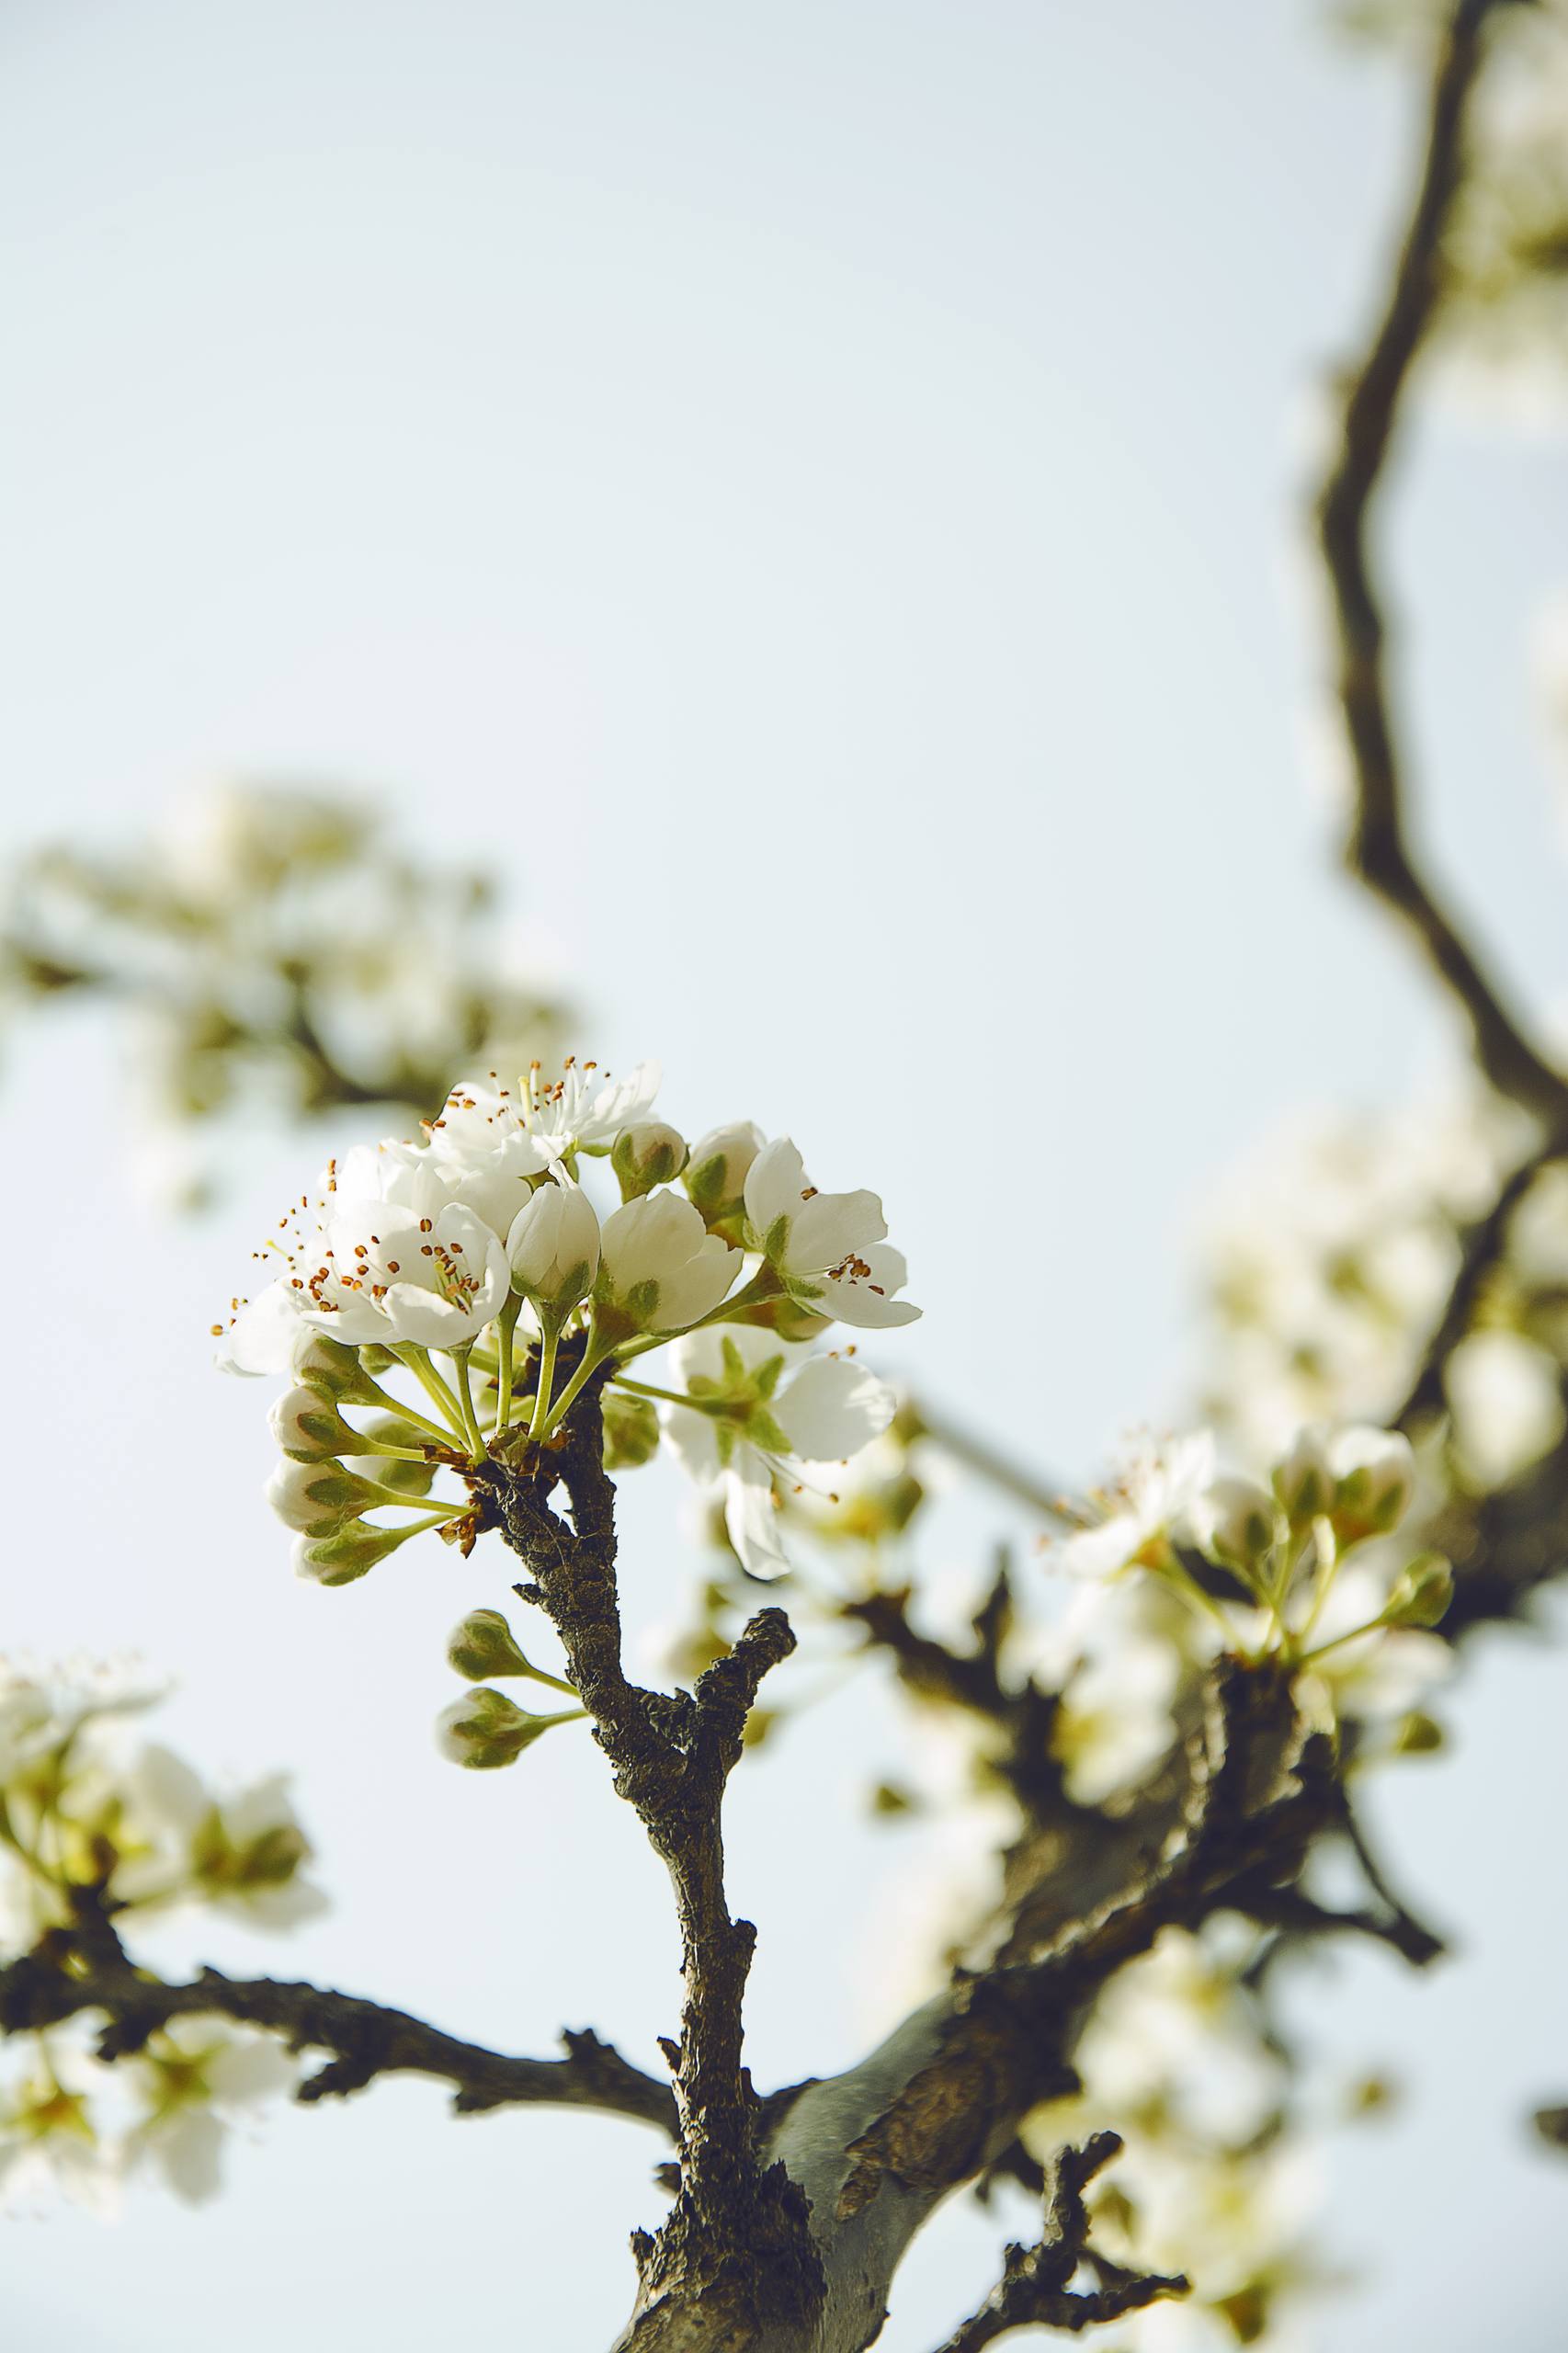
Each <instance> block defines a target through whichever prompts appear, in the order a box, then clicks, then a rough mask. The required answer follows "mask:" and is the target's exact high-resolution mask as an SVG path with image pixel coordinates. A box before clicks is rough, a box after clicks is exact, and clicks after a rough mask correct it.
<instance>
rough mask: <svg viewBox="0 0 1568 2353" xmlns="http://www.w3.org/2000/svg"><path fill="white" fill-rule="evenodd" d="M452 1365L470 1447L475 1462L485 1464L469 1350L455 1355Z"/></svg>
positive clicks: (482, 1435)
mask: <svg viewBox="0 0 1568 2353" xmlns="http://www.w3.org/2000/svg"><path fill="white" fill-rule="evenodd" d="M452 1364H453V1366H454V1368H455V1370H456V1372H457V1376H458V1403H459V1404H460V1406H461V1408H462V1417H463V1420H464V1421H465V1422H466V1423H467V1425H468V1442H469V1447H470V1449H471V1450H472V1455H473V1459H474V1461H476V1462H483V1460H484V1432H483V1430H482V1429H481V1428H480V1427H479V1415H478V1413H477V1412H476V1411H475V1409H474V1403H473V1387H472V1382H471V1381H470V1380H469V1370H468V1350H467V1349H466V1348H463V1349H461V1350H460V1352H459V1353H458V1354H457V1355H455V1356H454V1357H453V1358H452Z"/></svg>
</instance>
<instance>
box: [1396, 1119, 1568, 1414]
mask: <svg viewBox="0 0 1568 2353" xmlns="http://www.w3.org/2000/svg"><path fill="white" fill-rule="evenodd" d="M1561 1156H1562V1154H1561V1152H1560V1150H1559V1149H1558V1147H1557V1146H1556V1145H1555V1144H1551V1143H1548V1144H1543V1145H1542V1146H1541V1148H1540V1151H1538V1152H1532V1153H1531V1154H1528V1157H1527V1158H1526V1159H1524V1160H1522V1161H1520V1163H1519V1165H1517V1168H1514V1169H1512V1170H1510V1172H1509V1174H1508V1175H1507V1176H1506V1177H1505V1179H1504V1181H1503V1183H1502V1185H1501V1187H1500V1188H1499V1189H1498V1193H1497V1198H1496V1199H1495V1200H1494V1202H1493V1204H1492V1206H1491V1208H1490V1209H1489V1210H1488V1211H1486V1213H1485V1215H1484V1216H1483V1217H1479V1218H1477V1219H1476V1221H1475V1222H1474V1224H1473V1225H1471V1226H1470V1227H1469V1228H1468V1230H1467V1231H1466V1232H1465V1233H1464V1235H1463V1237H1462V1239H1461V1242H1460V1263H1459V1267H1458V1268H1457V1270H1456V1272H1455V1275H1454V1279H1453V1284H1452V1286H1451V1288H1450V1290H1449V1296H1448V1299H1447V1300H1446V1302H1444V1306H1443V1312H1442V1313H1441V1315H1440V1316H1439V1317H1438V1319H1437V1326H1436V1328H1435V1329H1434V1331H1433V1334H1432V1336H1431V1338H1430V1340H1429V1341H1428V1342H1427V1344H1426V1354H1425V1356H1424V1357H1423V1358H1422V1360H1421V1364H1420V1368H1419V1370H1417V1372H1416V1375H1415V1380H1414V1381H1412V1383H1411V1385H1410V1389H1409V1391H1408V1392H1407V1394H1406V1396H1405V1399H1404V1402H1403V1404H1402V1405H1401V1406H1400V1407H1399V1409H1398V1411H1397V1413H1395V1414H1394V1415H1393V1416H1392V1419H1391V1420H1390V1422H1389V1425H1388V1427H1390V1429H1400V1430H1405V1431H1408V1430H1409V1428H1410V1427H1411V1425H1412V1424H1413V1423H1415V1422H1421V1421H1425V1420H1426V1419H1428V1418H1429V1417H1430V1416H1432V1415H1437V1414H1440V1413H1442V1412H1443V1411H1444V1409H1445V1404H1446V1402H1447V1401H1446V1398H1445V1394H1444V1387H1443V1383H1444V1377H1445V1375H1446V1374H1447V1371H1448V1368H1449V1358H1450V1357H1451V1356H1452V1355H1453V1352H1454V1350H1455V1349H1456V1348H1457V1347H1458V1346H1459V1344H1460V1341H1461V1340H1462V1339H1463V1338H1464V1336H1465V1335H1466V1333H1467V1332H1468V1331H1469V1330H1470V1326H1471V1318H1472V1317H1473V1315H1474V1313H1475V1309H1476V1305H1477V1302H1478V1301H1479V1299H1480V1296H1481V1292H1482V1289H1483V1285H1484V1284H1485V1281H1486V1279H1487V1277H1488V1276H1489V1275H1490V1274H1491V1272H1492V1270H1493V1268H1494V1267H1495V1266H1496V1265H1497V1263H1498V1261H1499V1260H1500V1259H1501V1257H1502V1256H1503V1253H1504V1251H1505V1250H1506V1248H1507V1244H1508V1228H1509V1225H1510V1223H1511V1222H1512V1221H1513V1215H1514V1211H1516V1210H1517V1208H1518V1206H1519V1203H1520V1202H1521V1201H1522V1200H1523V1199H1524V1197H1525V1195H1526V1194H1527V1193H1528V1191H1529V1189H1530V1187H1531V1186H1532V1185H1533V1184H1534V1183H1535V1181H1536V1178H1537V1177H1538V1176H1540V1173H1541V1171H1542V1169H1544V1168H1547V1167H1549V1166H1550V1165H1551V1163H1552V1162H1553V1161H1555V1160H1557V1159H1559V1158H1561Z"/></svg>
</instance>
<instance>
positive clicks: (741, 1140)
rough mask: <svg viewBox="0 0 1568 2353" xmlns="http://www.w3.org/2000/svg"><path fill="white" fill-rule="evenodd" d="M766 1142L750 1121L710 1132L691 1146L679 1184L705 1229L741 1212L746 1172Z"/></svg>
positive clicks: (736, 1121)
mask: <svg viewBox="0 0 1568 2353" xmlns="http://www.w3.org/2000/svg"><path fill="white" fill-rule="evenodd" d="M766 1142H767V1137H766V1136H765V1135H764V1134H763V1132H762V1130H761V1129H760V1128H759V1127H756V1126H754V1124H753V1123H752V1121H751V1120H734V1121H733V1122H732V1124H731V1125H730V1126H729V1127H727V1128H710V1130H709V1131H708V1133H707V1134H706V1135H705V1136H702V1137H699V1140H698V1142H696V1143H694V1144H693V1145H692V1147H691V1157H690V1159H689V1160H688V1161H687V1165H686V1173H685V1175H684V1176H683V1177H682V1179H681V1182H682V1183H683V1184H684V1185H685V1187H686V1189H687V1193H688V1194H689V1195H690V1197H691V1200H692V1204H693V1206H694V1207H695V1208H697V1209H699V1210H700V1211H702V1215H703V1218H704V1220H705V1221H706V1222H707V1223H708V1224H709V1225H710V1226H712V1225H716V1224H717V1223H718V1222H719V1221H720V1219H721V1218H725V1217H732V1216H733V1215H734V1214H735V1212H736V1211H739V1210H740V1209H741V1208H742V1206H743V1203H744V1194H745V1181H746V1176H747V1172H748V1171H749V1169H750V1167H751V1165H752V1162H753V1161H754V1160H755V1159H756V1155H757V1154H758V1153H759V1152H760V1151H761V1150H762V1147H763V1145H764V1144H765V1143H766Z"/></svg>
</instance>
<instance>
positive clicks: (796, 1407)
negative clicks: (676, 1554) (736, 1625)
mask: <svg viewBox="0 0 1568 2353" xmlns="http://www.w3.org/2000/svg"><path fill="white" fill-rule="evenodd" d="M792 1356H793V1357H795V1358H796V1361H795V1369H794V1370H793V1371H790V1370H789V1369H788V1368H789V1362H790V1358H791V1357H792ZM675 1361H676V1376H677V1378H678V1379H679V1380H680V1381H682V1382H683V1383H684V1385H685V1387H686V1389H687V1392H688V1393H689V1395H690V1397H691V1399H692V1403H691V1404H690V1405H689V1406H683V1405H666V1406H665V1427H666V1428H667V1430H668V1433H669V1438H670V1442H671V1444H672V1445H673V1446H674V1448H675V1449H676V1454H677V1455H678V1457H679V1459H680V1461H681V1462H682V1464H683V1466H684V1467H685V1469H686V1470H687V1472H689V1473H690V1475H691V1476H692V1477H693V1478H694V1479H696V1480H697V1481H698V1483H699V1484H700V1485H703V1486H710V1487H718V1488H719V1489H720V1490H721V1491H722V1495H723V1499H724V1524H725V1527H726V1528H727V1529H728V1530H729V1534H730V1540H731V1542H732V1543H733V1546H734V1548H735V1553H736V1557H737V1558H738V1559H739V1561H740V1563H741V1565H742V1566H743V1568H744V1569H746V1570H748V1571H749V1572H750V1574H752V1575H753V1576H760V1577H775V1576H779V1575H782V1574H784V1572H785V1571H786V1570H787V1569H788V1568H789V1565H790V1563H789V1562H788V1560H787V1559H786V1557H785V1554H784V1551H783V1548H782V1546H781V1544H780V1543H779V1540H778V1527H777V1521H778V1513H777V1510H776V1507H775V1505H774V1499H773V1481H774V1477H775V1474H776V1473H777V1474H778V1476H779V1477H781V1478H782V1479H784V1480H785V1481H786V1483H794V1482H795V1481H798V1480H799V1479H801V1476H802V1474H804V1475H806V1476H808V1477H809V1476H810V1475H811V1472H812V1468H813V1467H814V1466H817V1465H822V1464H827V1463H835V1462H841V1461H844V1460H845V1458H846V1456H848V1455H851V1454H856V1453H858V1451H859V1449H861V1448H862V1447H863V1446H868V1445H869V1444H870V1442H871V1440H872V1439H873V1438H880V1437H881V1434H882V1432H883V1431H884V1430H885V1429H886V1428H887V1427H888V1424H889V1423H890V1422H891V1421H892V1417H893V1412H894V1408H895V1404H896V1400H895V1398H894V1395H893V1392H892V1390H891V1389H890V1388H889V1387H888V1386H887V1384H886V1382H885V1381H878V1380H877V1379H876V1378H875V1377H874V1376H873V1375H872V1374H870V1373H869V1372H867V1371H865V1370H863V1368H862V1367H860V1366H859V1365H857V1364H852V1363H851V1362H850V1361H849V1360H848V1359H847V1358H844V1357H809V1358H805V1359H804V1360H803V1361H802V1360H801V1359H800V1358H799V1356H798V1353H797V1352H796V1351H794V1350H791V1349H789V1348H786V1347H784V1346H783V1345H782V1344H781V1343H780V1342H779V1341H778V1338H777V1337H776V1336H774V1335H773V1334H772V1333H768V1332H759V1331H755V1330H752V1329H749V1328H746V1327H743V1328H741V1329H740V1330H738V1331H735V1332H725V1333H720V1332H717V1331H707V1332H694V1333H692V1334H690V1335H689V1336H688V1337H687V1338H686V1339H684V1340H683V1341H681V1343H680V1345H679V1347H677V1348H676V1351H675Z"/></svg>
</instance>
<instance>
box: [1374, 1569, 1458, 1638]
mask: <svg viewBox="0 0 1568 2353" xmlns="http://www.w3.org/2000/svg"><path fill="white" fill-rule="evenodd" d="M1453 1597H1454V1572H1453V1563H1451V1562H1449V1561H1446V1560H1445V1559H1444V1558H1443V1555H1442V1554H1441V1552H1422V1553H1420V1554H1418V1555H1417V1557H1416V1558H1415V1560H1414V1561H1412V1563H1410V1566H1409V1567H1408V1568H1407V1569H1406V1571H1405V1572H1404V1574H1403V1576H1402V1577H1401V1579H1400V1581H1399V1583H1398V1584H1397V1585H1396V1586H1395V1587H1394V1589H1393V1591H1392V1594H1391V1595H1390V1596H1389V1602H1388V1608H1386V1609H1385V1611H1384V1612H1383V1615H1384V1617H1385V1619H1386V1620H1387V1621H1388V1623H1389V1624H1390V1625H1391V1626H1436V1625H1437V1624H1439V1623H1440V1621H1441V1620H1442V1618H1443V1616H1444V1613H1445V1612H1446V1610H1447V1609H1448V1606H1449V1602H1450V1601H1451V1600H1452V1599H1453Z"/></svg>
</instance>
